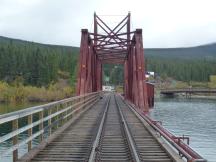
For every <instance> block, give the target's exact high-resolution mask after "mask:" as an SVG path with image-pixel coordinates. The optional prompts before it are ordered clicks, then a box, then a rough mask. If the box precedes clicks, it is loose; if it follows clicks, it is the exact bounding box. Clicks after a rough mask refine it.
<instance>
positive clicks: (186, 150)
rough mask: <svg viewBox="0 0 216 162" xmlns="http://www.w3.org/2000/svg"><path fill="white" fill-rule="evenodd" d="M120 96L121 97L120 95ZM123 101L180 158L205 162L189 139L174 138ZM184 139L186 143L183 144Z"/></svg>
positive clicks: (158, 124)
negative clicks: (171, 147)
mask: <svg viewBox="0 0 216 162" xmlns="http://www.w3.org/2000/svg"><path fill="white" fill-rule="evenodd" d="M120 96H121V95H120ZM121 98H122V99H123V101H124V102H125V103H126V104H127V105H128V106H129V107H130V108H131V110H132V111H133V112H134V113H135V114H136V115H137V116H139V117H140V118H142V119H143V120H144V121H145V122H147V123H148V124H149V125H150V126H151V127H152V128H153V129H154V130H155V131H156V132H158V133H159V134H160V136H162V137H163V138H164V139H165V140H166V141H167V142H168V143H169V144H170V145H171V146H173V148H174V149H176V150H177V151H178V152H179V155H180V156H181V157H184V158H186V159H187V161H188V162H207V160H206V159H204V158H203V157H202V156H201V155H199V154H198V153H197V152H196V151H194V150H193V149H192V148H191V147H190V146H189V145H188V144H189V137H176V136H175V135H173V134H172V133H170V132H169V131H168V130H167V129H165V128H164V127H163V126H162V125H161V122H160V121H154V120H152V119H151V118H150V117H149V116H148V115H146V114H145V113H144V112H142V111H140V109H138V108H137V107H136V106H135V105H134V104H132V103H131V102H130V101H127V100H124V98H123V97H122V96H121ZM185 139H186V141H187V143H185V142H184V140H185Z"/></svg>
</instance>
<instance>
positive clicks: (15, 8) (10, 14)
mask: <svg viewBox="0 0 216 162" xmlns="http://www.w3.org/2000/svg"><path fill="white" fill-rule="evenodd" d="M215 6H216V0H0V35H1V36H7V37H12V38H18V39H23V40H28V41H34V42H40V43H48V44H59V45H69V46H79V43H80V30H81V28H88V29H89V30H92V26H93V13H94V11H96V12H97V14H98V15H126V14H127V13H128V11H131V21H132V28H133V29H136V28H142V29H143V41H144V47H145V48H146V47H180V46H181V47H182V46H196V45H200V44H206V43H212V42H216V9H215ZM119 17H120V16H111V17H107V16H102V18H103V20H104V21H106V20H107V21H108V23H110V24H114V23H116V21H117V19H118V18H119Z"/></svg>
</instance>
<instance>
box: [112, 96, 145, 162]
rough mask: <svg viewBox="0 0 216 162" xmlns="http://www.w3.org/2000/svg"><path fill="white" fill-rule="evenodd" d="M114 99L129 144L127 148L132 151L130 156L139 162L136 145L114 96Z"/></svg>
mask: <svg viewBox="0 0 216 162" xmlns="http://www.w3.org/2000/svg"><path fill="white" fill-rule="evenodd" d="M114 97H115V103H116V106H117V108H118V111H119V114H120V118H121V121H122V125H123V127H124V130H125V133H126V137H127V140H128V143H129V146H130V148H131V151H132V156H133V157H134V159H135V161H136V162H140V161H141V160H140V158H139V155H138V154H137V152H138V151H137V149H136V145H135V143H134V141H133V137H132V135H131V133H130V131H129V128H128V124H127V121H126V120H125V118H124V115H123V113H122V111H121V109H120V106H119V104H118V102H117V100H116V95H115V96H114Z"/></svg>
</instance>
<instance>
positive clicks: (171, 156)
mask: <svg viewBox="0 0 216 162" xmlns="http://www.w3.org/2000/svg"><path fill="white" fill-rule="evenodd" d="M98 28H101V29H102V30H103V31H104V32H105V33H106V34H102V33H98ZM123 29H126V31H125V32H123V31H122V30H123ZM103 63H116V64H123V65H124V77H125V78H124V81H125V82H124V96H123V95H121V94H117V93H104V92H102V91H101V86H102V64H103ZM144 67H145V66H144V55H143V43H142V30H141V29H136V30H135V31H131V30H130V13H129V14H128V15H127V16H126V17H125V18H124V19H123V20H122V21H121V22H120V23H119V24H117V26H116V27H114V28H113V29H111V28H110V27H109V26H108V25H107V24H106V23H105V22H104V21H103V20H102V19H101V18H100V17H99V16H98V15H96V14H94V32H93V33H91V32H88V30H87V29H83V30H82V36H81V45H80V59H79V71H78V82H77V96H75V97H72V98H68V99H64V100H60V101H55V102H52V103H48V104H45V105H40V106H35V107H31V108H27V109H24V110H20V111H16V112H12V113H8V114H3V115H0V127H9V126H8V125H11V128H8V130H7V131H6V132H1V134H0V146H1V147H4V142H6V141H9V142H11V146H10V147H9V149H5V150H4V149H3V150H2V151H0V161H2V160H1V159H3V157H5V156H7V155H8V154H12V157H13V162H16V161H17V162H30V161H31V162H66V161H76V162H81V161H82V162H86V161H88V162H93V161H104V162H123V161H133V162H140V161H143V162H183V161H187V162H206V160H205V159H203V157H202V156H200V155H199V154H198V153H196V152H195V151H194V150H193V149H191V148H190V147H189V137H185V136H182V137H177V136H175V135H173V134H172V133H170V132H169V131H168V130H166V129H165V128H164V127H163V126H162V123H161V122H159V121H154V120H152V119H151V118H150V117H149V116H148V111H149V107H152V106H153V103H154V86H153V85H152V84H148V83H146V81H145V69H144ZM21 123H22V124H21ZM21 136H25V138H20V137H21ZM24 148H26V154H24V155H20V154H19V152H18V150H19V149H22V150H23V149H24Z"/></svg>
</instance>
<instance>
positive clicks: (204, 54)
mask: <svg viewBox="0 0 216 162" xmlns="http://www.w3.org/2000/svg"><path fill="white" fill-rule="evenodd" d="M145 55H146V56H147V57H148V56H154V57H165V58H181V59H202V58H205V59H212V58H216V43H212V44H206V45H201V46H197V47H189V48H146V49H145Z"/></svg>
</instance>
